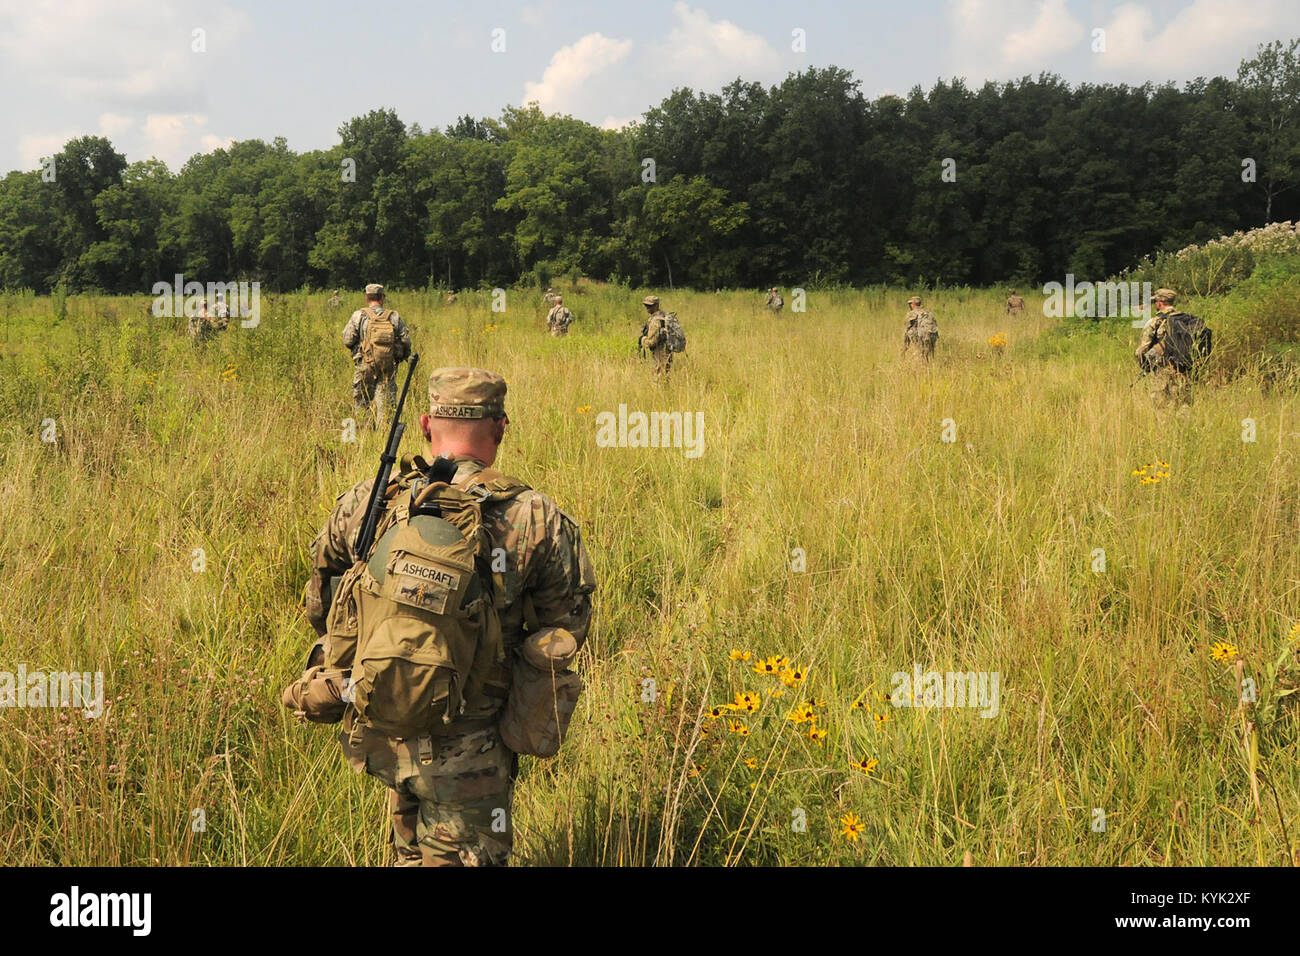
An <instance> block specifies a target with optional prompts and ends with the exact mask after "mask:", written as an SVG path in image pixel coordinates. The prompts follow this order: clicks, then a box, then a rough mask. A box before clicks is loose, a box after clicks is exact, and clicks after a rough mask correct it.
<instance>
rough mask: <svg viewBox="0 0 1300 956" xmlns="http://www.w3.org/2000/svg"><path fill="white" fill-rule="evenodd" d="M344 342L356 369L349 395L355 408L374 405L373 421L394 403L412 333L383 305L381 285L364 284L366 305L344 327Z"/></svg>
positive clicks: (353, 314)
mask: <svg viewBox="0 0 1300 956" xmlns="http://www.w3.org/2000/svg"><path fill="white" fill-rule="evenodd" d="M343 345H344V346H345V347H346V348H347V349H348V350H349V351H350V352H351V353H352V363H353V365H354V366H355V368H356V371H355V373H354V374H353V376H352V398H353V400H354V401H355V402H356V406H357V408H358V410H363V409H366V408H369V407H371V405H372V404H373V406H374V412H375V420H376V421H381V420H382V419H383V417H384V416H383V408H385V407H387V406H389V405H393V404H395V403H396V402H397V365H398V363H399V362H401V361H403V360H404V359H406V357H407V356H409V355H410V354H411V333H410V332H409V331H407V328H406V323H405V322H403V321H402V317H401V316H400V315H398V314H397V312H396V311H395V310H393V309H385V308H384V287H383V286H382V285H379V284H378V283H376V282H372V283H370V284H369V285H367V286H366V307H365V308H363V309H357V311H355V312H353V313H352V317H351V318H350V319H348V324H347V325H345V326H343Z"/></svg>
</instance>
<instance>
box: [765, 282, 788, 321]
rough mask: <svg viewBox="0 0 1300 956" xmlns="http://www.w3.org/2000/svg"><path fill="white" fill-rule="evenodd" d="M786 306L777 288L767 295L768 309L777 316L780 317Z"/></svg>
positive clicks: (770, 290) (769, 291)
mask: <svg viewBox="0 0 1300 956" xmlns="http://www.w3.org/2000/svg"><path fill="white" fill-rule="evenodd" d="M784 306H785V299H783V298H781V293H779V292H777V291H776V289H775V288H773V289H769V290H768V293H767V308H768V310H769V311H770V312H771V313H772V314H773V315H776V316H780V314H781V309H782V308H783V307H784Z"/></svg>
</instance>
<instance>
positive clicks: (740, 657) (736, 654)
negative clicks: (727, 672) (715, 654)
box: [728, 647, 749, 661]
mask: <svg viewBox="0 0 1300 956" xmlns="http://www.w3.org/2000/svg"><path fill="white" fill-rule="evenodd" d="M728 656H729V657H730V658H731V659H732V660H733V661H747V660H749V651H738V650H736V649H735V648H734V647H733V648H732V649H731V653H730V654H729V655H728Z"/></svg>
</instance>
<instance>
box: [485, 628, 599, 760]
mask: <svg viewBox="0 0 1300 956" xmlns="http://www.w3.org/2000/svg"><path fill="white" fill-rule="evenodd" d="M577 656H578V642H577V641H576V640H575V639H574V637H573V635H572V634H570V633H569V632H568V631H566V630H565V629H564V628H561V627H548V628H545V629H543V630H541V631H538V632H537V633H536V634H532V635H530V636H529V637H527V638H526V639H525V640H524V642H523V644H522V645H520V646H519V648H518V649H517V650H516V651H515V660H514V665H513V667H512V670H511V681H510V696H509V697H508V698H507V699H506V706H505V711H504V712H503V714H502V716H501V727H500V729H501V740H502V741H503V742H504V743H505V745H506V746H507V747H509V748H510V749H511V750H513V751H514V752H515V753H518V754H527V755H529V756H532V757H553V756H555V754H556V753H558V752H559V749H560V745H561V744H562V743H563V742H564V735H565V734H566V733H567V732H568V729H569V720H570V719H571V718H572V717H573V711H574V709H575V708H576V707H577V706H578V698H579V696H581V694H582V690H583V683H582V678H581V677H579V676H578V675H577V674H575V673H574V672H573V671H571V670H569V669H568V665H569V664H571V663H572V662H573V660H574V658H576V657H577Z"/></svg>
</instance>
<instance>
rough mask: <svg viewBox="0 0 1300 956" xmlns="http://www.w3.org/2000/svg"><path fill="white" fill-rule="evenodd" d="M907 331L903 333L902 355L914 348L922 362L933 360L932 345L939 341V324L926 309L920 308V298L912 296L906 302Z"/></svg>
mask: <svg viewBox="0 0 1300 956" xmlns="http://www.w3.org/2000/svg"><path fill="white" fill-rule="evenodd" d="M907 306H908V313H907V331H905V332H904V333H903V354H904V355H906V354H907V353H908V350H909V349H911V347H912V346H916V348H917V351H918V353H919V354H920V356H921V359H922V360H923V361H926V362H929V361H930V359H932V358H934V343H935V342H936V341H938V339H939V323H938V322H937V321H935V318H934V316H933V315H932V314H930V312H929V310H928V309H923V308H921V297H920V296H919V295H914V296H912V297H911V298H910V299H908V300H907Z"/></svg>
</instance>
